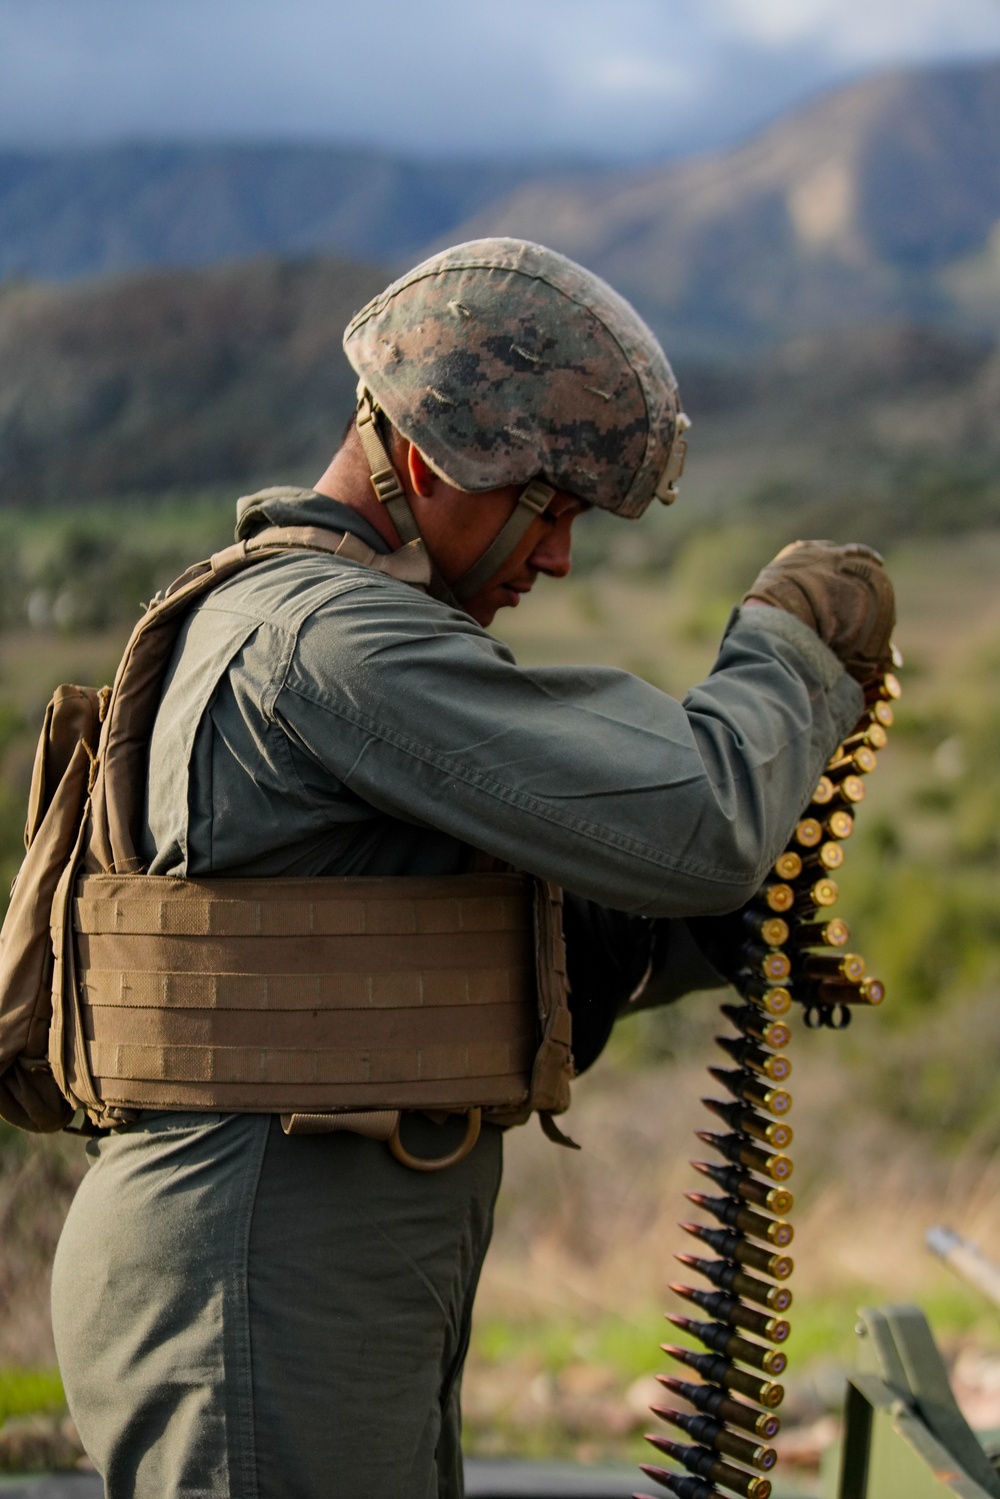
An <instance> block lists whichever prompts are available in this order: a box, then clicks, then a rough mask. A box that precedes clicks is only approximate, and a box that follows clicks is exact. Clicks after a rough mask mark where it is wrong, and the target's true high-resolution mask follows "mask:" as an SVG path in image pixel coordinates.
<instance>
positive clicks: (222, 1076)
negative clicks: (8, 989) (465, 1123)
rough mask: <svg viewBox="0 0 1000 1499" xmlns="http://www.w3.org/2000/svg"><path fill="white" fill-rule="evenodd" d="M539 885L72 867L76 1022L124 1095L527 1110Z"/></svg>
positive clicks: (245, 1108) (236, 1103)
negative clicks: (171, 875)
mask: <svg viewBox="0 0 1000 1499" xmlns="http://www.w3.org/2000/svg"><path fill="white" fill-rule="evenodd" d="M532 888H533V882H532V881H531V879H530V878H529V877H528V876H526V875H521V874H481V875H480V874H473V875H456V876H452V877H440V878H427V879H423V878H410V877H406V878H392V879H382V878H365V879H259V880H257V879H246V880H243V879H204V880H201V879H199V880H191V881H188V880H178V879H166V878H160V877H155V876H150V875H84V876H82V877H81V878H80V880H79V881H78V883H77V887H76V897H75V900H74V903H73V928H74V956H75V967H76V993H77V1002H78V1005H79V1023H80V1027H81V1030H82V1037H83V1041H84V1045H85V1047H86V1054H87V1057H88V1059H89V1064H90V1071H91V1074H92V1078H93V1081H94V1084H95V1088H96V1092H97V1095H98V1097H99V1098H101V1099H103V1101H104V1103H105V1104H108V1105H114V1106H121V1107H126V1108H137V1107H139V1108H141V1107H147V1108H157V1109H163V1108H191V1109H225V1110H236V1111H240V1112H267V1113H282V1112H285V1111H289V1110H337V1109H369V1108H386V1107H393V1108H430V1109H435V1108H449V1109H462V1108H469V1107H473V1106H476V1105H479V1106H483V1107H495V1108H499V1109H510V1108H518V1107H519V1106H521V1105H523V1104H524V1102H525V1100H526V1098H527V1096H528V1091H529V1085H530V1080H531V1070H532V1064H533V1062H534V1059H535V1055H536V1053H537V1051H538V1046H539V1039H540V1034H539V1019H538V1003H537V993H538V991H537V979H536V941H535V933H534V924H533V899H532Z"/></svg>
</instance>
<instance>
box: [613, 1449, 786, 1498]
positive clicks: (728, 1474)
mask: <svg viewBox="0 0 1000 1499" xmlns="http://www.w3.org/2000/svg"><path fill="white" fill-rule="evenodd" d="M647 1440H650V1441H651V1445H652V1446H654V1447H657V1448H659V1450H660V1451H661V1452H665V1453H666V1455H667V1456H668V1457H672V1458H673V1459H674V1461H675V1462H678V1463H680V1464H681V1465H682V1467H685V1468H687V1470H688V1472H689V1473H696V1474H697V1475H698V1477H699V1478H704V1479H706V1480H710V1481H711V1482H712V1483H721V1484H722V1485H723V1487H724V1488H727V1489H732V1491H733V1493H734V1494H739V1495H740V1499H771V1484H770V1481H769V1480H768V1479H766V1478H756V1477H755V1476H754V1475H753V1474H752V1473H745V1472H744V1471H743V1469H742V1468H733V1467H731V1466H730V1464H729V1463H726V1462H723V1461H722V1459H721V1458H719V1457H716V1455H715V1453H714V1452H712V1451H711V1449H710V1448H708V1447H690V1446H685V1445H684V1444H683V1443H681V1442H671V1441H670V1440H669V1439H668V1438H666V1437H655V1438H651V1439H650V1438H647ZM639 1467H640V1468H641V1470H642V1472H643V1473H645V1474H647V1475H648V1476H649V1477H650V1478H653V1479H655V1480H656V1481H657V1482H658V1483H663V1482H664V1479H665V1478H668V1479H669V1478H673V1479H675V1480H676V1477H677V1475H676V1474H673V1473H671V1472H670V1470H669V1469H668V1468H658V1467H656V1466H655V1464H653V1463H640V1464H639ZM664 1487H666V1488H672V1489H673V1491H674V1493H675V1494H679V1493H680V1492H681V1491H682V1485H680V1484H676V1483H666V1484H664ZM696 1492H697V1491H695V1490H691V1489H688V1490H687V1494H688V1495H689V1496H690V1499H695V1495H696ZM697 1499H711V1490H710V1491H709V1492H708V1493H707V1494H698V1495H697Z"/></svg>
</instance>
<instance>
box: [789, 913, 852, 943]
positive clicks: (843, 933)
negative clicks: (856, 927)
mask: <svg viewBox="0 0 1000 1499" xmlns="http://www.w3.org/2000/svg"><path fill="white" fill-rule="evenodd" d="M850 938H851V930H850V927H849V926H848V925H847V922H846V921H844V920H843V919H842V918H841V917H840V916H834V917H832V918H831V919H830V920H829V921H801V922H799V924H798V925H797V926H796V928H795V930H794V932H793V933H792V936H791V946H792V947H846V945H847V943H848V942H849V941H850Z"/></svg>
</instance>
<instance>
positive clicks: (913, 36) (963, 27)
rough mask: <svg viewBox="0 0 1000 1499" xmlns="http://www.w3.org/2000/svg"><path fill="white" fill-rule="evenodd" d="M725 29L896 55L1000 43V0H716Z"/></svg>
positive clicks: (778, 42)
mask: <svg viewBox="0 0 1000 1499" xmlns="http://www.w3.org/2000/svg"><path fill="white" fill-rule="evenodd" d="M708 6H709V9H710V12H711V14H712V16H713V19H714V21H715V23H716V25H717V27H718V28H719V33H720V34H723V35H724V34H725V33H726V32H729V34H730V35H732V34H736V35H738V36H739V37H740V38H741V39H743V40H745V41H750V42H755V43H758V44H760V45H762V46H765V47H769V48H775V49H780V48H785V47H793V46H807V47H815V48H818V49H819V50H821V51H823V52H825V53H826V54H827V55H828V56H830V57H831V58H835V59H839V60H843V61H849V62H863V63H882V62H887V63H891V62H894V61H904V60H912V59H915V58H924V57H934V56H949V55H952V56H953V55H955V54H956V53H962V52H966V51H982V50H987V49H991V48H994V47H997V46H1000V5H998V3H997V0H708Z"/></svg>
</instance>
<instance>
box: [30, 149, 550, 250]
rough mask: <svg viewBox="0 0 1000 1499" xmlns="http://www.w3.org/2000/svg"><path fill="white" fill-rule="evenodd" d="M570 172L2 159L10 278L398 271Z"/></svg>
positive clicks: (137, 153) (257, 156)
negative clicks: (363, 263) (288, 262)
mask: <svg viewBox="0 0 1000 1499" xmlns="http://www.w3.org/2000/svg"><path fill="white" fill-rule="evenodd" d="M557 165H561V167H563V168H564V167H565V163H562V164H557V163H554V162H553V161H551V160H549V161H545V160H544V159H540V160H537V161H533V162H504V161H419V160H406V159H404V158H400V157H395V156H391V155H389V154H387V153H384V152H379V151H374V150H371V149H368V148H363V147H348V146H325V145H315V146H314V145H294V144H293V145H280V144H271V145H267V144H258V145H199V144H191V145H183V144H168V145H120V146H109V147H103V148H88V149H80V150H54V151H52V150H50V151H44V152H43V151H38V152H29V151H10V150H7V151H0V277H3V276H10V275H23V276H26V277H31V278H35V277H42V278H45V279H50V280H64V279H66V278H68V277H71V276H83V275H94V274H100V273H103V272H108V271H111V272H114V271H123V270H127V269H129V268H133V267H137V266H146V265H149V266H153V265H160V266H167V265H174V266H184V265H188V266H193V265H204V264H209V263H211V262H213V261H220V260H230V259H237V258H245V257H249V256H251V255H262V254H264V255H266V254H272V255H285V256H296V255H309V254H313V253H316V252H323V253H325V254H328V255H338V254H339V255H348V256H353V257H356V258H358V259H362V260H382V261H387V260H394V259H396V258H398V257H401V256H406V255H409V254H411V253H413V252H415V251H416V250H417V249H418V248H419V247H420V246H421V245H423V244H426V242H427V241H428V240H430V239H432V238H434V237H436V236H437V235H441V234H447V233H448V231H449V230H450V229H451V228H452V226H454V225H455V224H457V223H459V222H460V220H462V219H465V218H467V217H468V216H469V215H470V214H473V213H476V212H477V211H478V210H479V209H480V208H481V207H483V205H484V204H486V203H490V202H493V201H495V200H496V199H497V198H500V197H503V196H506V195H507V194H508V193H510V192H511V191H512V190H513V189H515V188H516V187H519V186H521V185H523V184H524V183H525V182H526V181H529V180H531V179H532V178H535V177H539V176H550V175H552V173H553V172H554V171H556V170H557Z"/></svg>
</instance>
